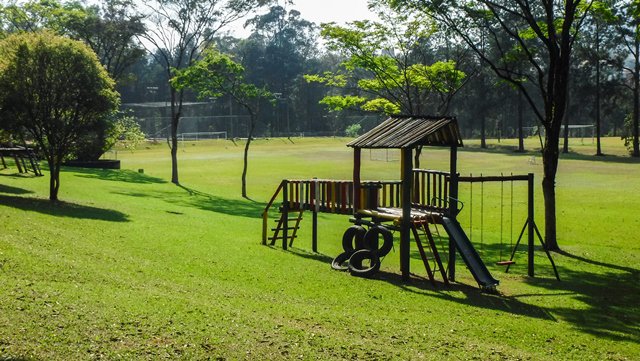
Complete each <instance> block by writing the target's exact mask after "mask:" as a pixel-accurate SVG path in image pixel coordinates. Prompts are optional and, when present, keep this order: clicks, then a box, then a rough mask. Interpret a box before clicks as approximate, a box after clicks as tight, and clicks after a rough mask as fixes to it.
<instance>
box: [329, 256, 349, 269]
mask: <svg viewBox="0 0 640 361" xmlns="http://www.w3.org/2000/svg"><path fill="white" fill-rule="evenodd" d="M352 254H353V252H343V253H340V254H339V255H338V257H336V258H334V259H333V261H331V268H333V269H334V270H336V271H347V270H349V265H348V264H347V262H348V261H349V259H350V258H351V255H352Z"/></svg>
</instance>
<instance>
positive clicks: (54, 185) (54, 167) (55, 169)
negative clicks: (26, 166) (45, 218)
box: [47, 160, 60, 202]
mask: <svg viewBox="0 0 640 361" xmlns="http://www.w3.org/2000/svg"><path fill="white" fill-rule="evenodd" d="M47 162H48V163H49V171H50V173H49V200H50V201H52V202H56V201H58V190H59V189H60V162H56V161H54V160H48V161H47Z"/></svg>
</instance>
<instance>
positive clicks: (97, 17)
mask: <svg viewBox="0 0 640 361" xmlns="http://www.w3.org/2000/svg"><path fill="white" fill-rule="evenodd" d="M72 4H73V5H72ZM72 6H73V7H75V8H78V10H79V11H84V13H85V15H84V16H82V17H77V18H71V20H70V21H68V22H67V23H66V24H65V28H66V29H67V31H68V32H69V34H70V36H71V37H72V38H74V39H77V40H82V41H84V42H85V43H86V44H87V45H89V47H91V49H93V51H94V52H95V53H96V54H97V55H98V59H100V62H101V63H102V65H104V66H105V68H106V69H107V71H108V72H109V75H111V78H113V80H115V81H116V82H117V83H121V82H125V81H127V80H128V79H129V78H130V77H131V74H130V73H129V70H130V68H131V67H132V66H133V65H134V64H135V63H136V62H137V61H138V60H140V59H142V58H143V57H144V55H145V54H146V52H145V49H144V48H143V47H142V45H141V44H139V42H138V41H137V39H138V37H139V36H140V35H141V34H144V32H145V27H144V24H143V23H142V16H140V15H139V14H134V13H133V10H132V8H133V3H132V1H131V0H102V4H101V6H97V5H93V6H88V7H86V8H82V5H80V4H79V3H71V4H69V5H67V7H68V8H70V9H73V7H72Z"/></svg>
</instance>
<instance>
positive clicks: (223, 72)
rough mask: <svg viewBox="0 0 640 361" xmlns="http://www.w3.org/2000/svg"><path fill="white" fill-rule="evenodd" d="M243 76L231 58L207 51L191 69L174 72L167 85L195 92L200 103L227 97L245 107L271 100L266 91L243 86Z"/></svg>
mask: <svg viewBox="0 0 640 361" xmlns="http://www.w3.org/2000/svg"><path fill="white" fill-rule="evenodd" d="M244 73H245V69H244V67H243V66H242V65H241V64H240V63H237V62H235V61H234V60H233V59H232V57H231V56H229V55H227V54H223V53H221V52H219V51H217V50H216V49H213V48H211V49H208V50H206V51H205V52H204V55H203V56H202V59H200V60H199V61H197V62H196V63H195V64H193V65H192V66H190V67H188V68H186V69H181V70H178V69H174V77H173V78H172V79H171V81H170V82H171V85H172V86H173V87H175V88H176V89H178V90H182V89H184V88H191V89H193V90H195V91H197V92H198V96H199V97H200V98H201V99H206V98H218V97H221V96H223V95H230V96H232V97H233V98H234V99H235V100H236V101H237V102H239V103H240V104H241V105H243V106H245V107H247V106H251V102H252V101H253V100H255V99H258V98H273V95H272V94H271V93H270V92H268V91H267V90H266V89H264V88H260V87H257V86H255V85H253V84H250V83H247V82H246V81H245V78H244Z"/></svg>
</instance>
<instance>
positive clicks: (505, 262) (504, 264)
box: [496, 261, 516, 266]
mask: <svg viewBox="0 0 640 361" xmlns="http://www.w3.org/2000/svg"><path fill="white" fill-rule="evenodd" d="M514 263H516V261H498V262H496V264H497V265H498V266H508V265H511V264H514Z"/></svg>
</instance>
